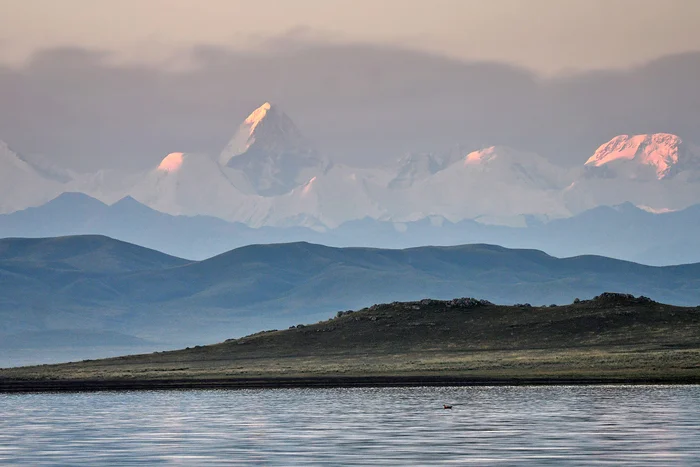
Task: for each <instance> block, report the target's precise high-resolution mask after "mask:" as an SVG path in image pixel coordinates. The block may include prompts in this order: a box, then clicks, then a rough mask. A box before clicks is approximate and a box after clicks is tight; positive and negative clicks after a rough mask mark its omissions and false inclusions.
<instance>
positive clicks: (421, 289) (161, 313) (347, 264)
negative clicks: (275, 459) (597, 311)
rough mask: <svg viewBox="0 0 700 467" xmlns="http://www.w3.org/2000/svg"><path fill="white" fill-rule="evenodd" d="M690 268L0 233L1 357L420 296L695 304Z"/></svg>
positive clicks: (427, 251)
mask: <svg viewBox="0 0 700 467" xmlns="http://www.w3.org/2000/svg"><path fill="white" fill-rule="evenodd" d="M699 277H700V264H691V265H685V266H668V267H651V266H643V265H640V264H636V263H631V262H625V261H619V260H615V259H610V258H605V257H599V256H579V257H573V258H566V259H558V258H555V257H552V256H549V255H547V254H545V253H543V252H541V251H537V250H513V249H506V248H503V247H499V246H493V245H484V244H475V245H462V246H454V247H419V248H411V249H404V250H390V249H372V248H332V247H327V246H321V245H315V244H310V243H304V242H299V243H288V244H270V245H251V246H246V247H242V248H237V249H234V250H232V251H229V252H226V253H224V254H221V255H218V256H215V257H213V258H209V259H207V260H203V261H189V260H184V259H180V258H176V257H173V256H169V255H166V254H163V253H160V252H157V251H154V250H150V249H146V248H143V247H139V246H136V245H132V244H129V243H125V242H121V241H117V240H113V239H110V238H108V237H103V236H72V237H59V238H44V239H4V240H0V323H1V326H0V341H2V342H18V343H23V346H25V347H26V348H24V349H22V348H14V349H13V352H5V351H3V353H2V355H3V357H2V361H1V362H0V366H2V365H15V364H17V362H22V363H30V362H31V361H34V362H44V363H45V362H48V361H56V359H59V360H66V359H67V358H70V359H74V358H81V359H82V358H92V357H96V356H105V355H110V354H111V355H113V354H115V353H122V354H123V353H126V352H129V353H133V352H134V351H136V350H138V351H144V350H147V349H148V350H158V349H164V348H173V347H177V346H185V345H193V344H201V343H206V342H216V341H221V340H224V339H226V338H231V337H236V336H240V335H244V334H247V333H250V332H254V331H259V330H260V329H269V328H271V327H278V328H279V327H288V326H290V325H295V324H298V323H308V322H313V321H317V320H319V319H322V318H327V317H329V316H330V315H333V314H335V312H336V311H338V310H343V309H348V308H361V307H364V306H368V305H371V304H373V303H379V302H392V301H395V300H417V299H422V298H426V297H433V298H439V299H451V298H454V297H460V296H476V297H481V298H485V299H488V300H491V301H494V302H499V303H504V304H508V303H516V302H517V303H522V302H531V303H533V304H538V305H542V304H549V303H571V302H572V301H573V300H574V299H575V298H589V297H592V296H595V295H597V294H599V293H600V292H601V291H605V290H618V291H625V292H629V293H634V294H637V295H641V294H643V295H646V296H649V297H651V298H653V299H655V300H661V301H664V302H667V303H672V304H677V305H691V306H695V305H696V304H697V303H698V302H699V301H700V295H699V294H698V290H700V283H699V282H698V281H699V279H698V278H699ZM80 342H83V343H84V344H85V345H84V346H81V345H78V344H79V343H80ZM99 342H103V343H104V345H98V344H97V343H99ZM76 343H78V344H76ZM115 346H118V347H119V351H118V352H115V351H114V347H115ZM66 347H69V348H70V350H71V354H70V357H68V355H67V354H65V353H61V351H62V350H65V348H66Z"/></svg>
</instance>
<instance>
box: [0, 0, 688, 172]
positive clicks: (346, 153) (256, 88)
mask: <svg viewBox="0 0 700 467" xmlns="http://www.w3.org/2000/svg"><path fill="white" fill-rule="evenodd" d="M0 11H2V12H3V19H2V23H3V24H2V28H0V31H1V32H0V102H3V103H5V105H3V106H0V139H2V140H4V141H6V142H7V143H8V144H10V145H11V146H12V147H13V148H15V149H16V150H19V151H20V152H24V153H27V154H40V155H44V156H46V157H49V158H52V159H54V160H56V161H57V162H58V163H60V164H62V165H66V166H70V167H72V168H84V169H85V170H95V169H98V168H103V167H108V168H109V167H118V168H120V167H125V168H142V167H150V166H152V165H153V164H157V162H158V161H159V160H160V159H161V158H162V156H163V155H164V154H167V153H169V152H177V151H201V152H211V153H214V154H216V153H217V152H218V151H219V150H220V149H221V148H222V147H223V146H224V145H225V143H226V141H227V140H228V138H230V137H231V135H232V134H233V133H234V132H235V128H236V126H237V125H238V123H239V122H240V121H241V120H242V119H243V118H245V116H246V115H247V113H248V112H250V111H251V110H253V109H255V108H256V107H257V106H258V105H260V104H262V103H263V102H265V101H273V103H275V104H278V105H279V106H280V107H281V108H282V110H284V111H285V112H287V113H288V114H289V115H290V117H291V118H292V119H293V120H294V121H295V122H296V123H297V124H298V125H299V126H300V128H301V129H302V131H303V132H304V133H305V134H306V136H307V137H308V138H310V139H311V140H313V141H314V142H315V143H316V144H317V145H318V146H319V148H320V149H321V150H323V151H324V152H326V153H327V154H328V155H329V156H331V157H332V158H337V159H339V160H343V161H346V162H353V163H357V164H358V165H368V164H369V165H371V164H374V163H379V162H386V161H388V160H391V159H393V158H397V157H399V156H400V155H402V154H403V153H405V152H410V151H430V150H433V149H441V148H445V147H449V146H453V145H456V144H464V145H467V146H471V147H475V148H476V147H479V146H484V145H490V144H508V145H513V146H515V147H517V148H519V149H526V150H532V151H536V152H539V153H541V154H543V155H545V156H546V157H548V158H550V159H552V160H553V161H554V162H558V163H561V164H563V165H575V164H577V163H578V162H579V161H580V160H581V158H584V160H585V157H584V156H586V155H590V154H591V153H592V152H593V150H595V148H596V147H597V146H598V145H599V144H602V143H603V142H605V141H606V139H607V138H609V137H612V136H615V134H618V133H620V132H630V133H641V132H651V131H668V132H676V133H678V134H680V135H681V136H683V137H684V138H686V139H690V140H693V141H695V140H697V139H698V137H699V135H697V134H696V132H695V130H694V129H695V128H697V127H698V123H700V122H698V113H699V112H700V111H699V110H698V107H699V106H698V97H696V95H697V94H698V93H697V92H695V89H696V83H697V82H698V80H699V79H700V76H699V75H698V72H699V70H700V65H699V63H700V61H699V60H700V58H699V56H698V54H697V51H700V28H697V25H696V23H697V18H700V2H698V1H696V0H584V1H579V0H567V1H561V0H431V1H417V0H381V1H377V0H374V1H362V0H352V1H346V0H333V1H328V0H296V1H294V2H291V1H286V0H278V1H273V0H260V1H256V2H250V1H236V0H207V1H206V2H196V1H189V0H120V1H111V0H100V1H94V0H62V1H60V2H58V1H54V0H0Z"/></svg>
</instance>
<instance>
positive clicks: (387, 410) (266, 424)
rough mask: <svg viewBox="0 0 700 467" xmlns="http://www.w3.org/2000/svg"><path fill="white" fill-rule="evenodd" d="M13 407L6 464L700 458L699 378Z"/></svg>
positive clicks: (59, 399) (118, 397) (144, 396)
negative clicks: (690, 382)
mask: <svg viewBox="0 0 700 467" xmlns="http://www.w3.org/2000/svg"><path fill="white" fill-rule="evenodd" d="M443 403H450V404H453V409H452V410H444V409H443V408H442V404H443ZM0 415H1V418H0V464H12V465H17V464H25V465H66V464H70V465H95V464H110V465H135V464H148V465H154V464H172V465H202V464H207V465H251V464H252V465H255V464H260V465H299V464H306V465H319V464H329V465H339V464H342V465H375V464H379V463H381V464H394V465H406V464H420V465H429V464H442V463H448V464H449V463H451V464H474V465H503V464H518V465H562V464H566V465H590V464H591V463H593V462H594V461H595V462H597V463H602V464H606V463H608V464H615V465H620V464H629V465H639V464H643V465H652V464H658V465H669V464H677V465H689V464H692V463H694V462H698V459H700V387H699V386H676V387H673V386H624V387H620V386H602V387H601V386H598V387H480V388H410V389H409V388H386V389H279V390H239V391H223V390H222V391H162V392H112V393H75V394H27V395H0Z"/></svg>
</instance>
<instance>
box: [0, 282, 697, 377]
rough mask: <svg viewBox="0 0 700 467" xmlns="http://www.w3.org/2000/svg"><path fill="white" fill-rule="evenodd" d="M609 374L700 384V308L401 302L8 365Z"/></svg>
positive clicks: (300, 373) (610, 299) (6, 373)
mask: <svg viewBox="0 0 700 467" xmlns="http://www.w3.org/2000/svg"><path fill="white" fill-rule="evenodd" d="M610 381H617V382H621V381H626V382H644V381H657V382H658V381H666V382H691V381H694V382H698V381H700V309H699V308H683V307H675V306H670V305H663V304H660V303H656V302H654V301H652V300H650V299H648V298H645V297H638V298H635V297H633V296H629V295H621V294H602V295H600V296H598V297H596V298H594V299H592V300H584V301H579V302H577V303H573V304H570V305H565V306H551V307H532V306H529V305H527V304H522V305H515V306H498V305H493V304H491V303H489V302H486V301H482V300H474V299H456V300H450V301H439V300H422V301H418V302H395V303H391V304H384V305H375V306H372V307H369V308H365V309H362V310H359V311H356V312H340V313H338V317H336V318H334V319H331V320H326V321H322V322H319V323H316V324H312V325H306V326H305V325H300V326H293V327H292V328H290V329H286V330H281V331H276V330H273V331H266V332H260V333H257V334H253V335H250V336H247V337H243V338H239V339H230V340H227V341H225V342H222V343H220V344H215V345H208V346H198V347H195V348H188V349H184V350H179V351H172V352H160V353H154V354H147V355H136V356H129V357H119V358H112V359H106V360H95V361H84V362H80V363H70V364H63V365H44V366H38V367H26V368H17V369H8V370H2V371H0V388H4V389H5V390H12V389H13V388H14V389H22V388H25V389H27V388H34V389H48V388H54V389H56V388H58V389H61V388H77V387H85V388H90V387H92V388H108V387H117V388H118V387H191V386H203V387H207V386H213V387H218V386H222V387H223V386H234V387H235V386H256V385H261V386H265V385H308V384H310V385H314V384H321V385H326V384H402V383H412V384H424V383H431V382H432V383H440V382H442V383H444V382H482V383H483V382H493V383H498V382H610Z"/></svg>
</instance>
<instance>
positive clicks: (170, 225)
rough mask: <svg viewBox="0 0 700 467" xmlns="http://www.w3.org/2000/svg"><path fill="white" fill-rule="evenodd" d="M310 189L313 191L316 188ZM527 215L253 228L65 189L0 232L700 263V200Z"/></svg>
mask: <svg viewBox="0 0 700 467" xmlns="http://www.w3.org/2000/svg"><path fill="white" fill-rule="evenodd" d="M334 170H335V169H334ZM309 196H310V197H312V198H313V197H314V196H315V194H314V192H313V190H310V191H309ZM338 196H342V194H338ZM314 200H315V198H314ZM318 201H319V202H323V201H329V202H330V201H331V200H327V199H326V198H319V199H318ZM331 205H332V203H331ZM523 222H524V223H526V225H527V227H526V228H524V227H506V226H496V225H484V224H481V223H478V222H474V221H470V220H464V221H459V222H450V221H449V220H446V219H444V218H443V217H441V216H432V217H430V218H427V219H421V220H417V221H414V222H403V223H395V222H390V221H380V220H375V219H371V218H364V219H359V220H355V221H350V222H345V223H343V224H341V225H340V226H338V227H336V228H334V229H327V230H325V231H323V232H318V231H316V230H313V229H310V228H305V227H293V226H289V227H260V228H251V227H248V226H246V225H244V224H242V223H235V222H226V221H224V220H222V219H218V218H214V217H207V216H172V215H169V214H165V213H162V212H159V211H155V210H153V209H151V208H149V207H147V206H145V205H143V204H141V203H139V202H137V201H136V200H134V199H133V198H130V197H127V198H124V199H122V200H120V201H119V202H117V203H115V204H113V205H111V206H107V205H105V204H103V203H101V202H100V201H97V200H95V199H93V198H90V197H89V196H87V195H83V194H80V193H64V194H62V195H60V196H59V197H57V198H56V199H54V200H52V201H50V202H49V203H47V204H45V205H42V206H39V207H36V208H29V209H26V210H24V211H18V212H15V213H12V214H5V215H0V238H2V237H50V236H68V235H82V234H98V235H106V236H109V237H112V238H117V239H119V240H123V241H126V242H130V243H134V244H137V245H141V246H144V247H147V248H152V249H157V250H159V251H163V252H165V253H167V254H171V255H174V256H178V257H184V258H188V259H197V260H201V259H206V258H209V257H212V256H215V255H218V254H220V253H223V252H226V251H228V250H231V249H233V248H238V247H241V246H245V245H250V244H259V243H263V244H264V243H288V242H295V241H309V242H312V243H323V244H325V245H329V246H337V247H347V246H363V247H377V248H407V247H415V246H422V245H456V244H464V243H495V244H499V245H503V246H506V247H510V248H533V249H538V250H543V251H546V252H547V253H549V254H552V255H554V256H558V257H563V256H575V255H582V254H597V255H602V256H610V257H614V258H618V259H625V260H630V261H637V262H640V263H643V264H652V265H660V266H662V265H670V264H683V263H692V262H700V207H697V206H695V207H690V208H688V209H685V210H681V211H676V212H668V213H661V214H654V213H650V212H648V211H645V210H642V209H639V208H637V207H635V206H634V205H632V204H630V203H626V204H622V205H619V206H611V207H608V206H600V207H597V208H594V209H591V210H588V211H585V212H582V213H580V214H578V215H576V216H573V217H570V218H564V219H556V220H552V221H549V222H542V221H540V220H538V219H536V218H533V217H524V218H523ZM290 223H292V224H293V222H291V219H290ZM134 226H137V227H134Z"/></svg>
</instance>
